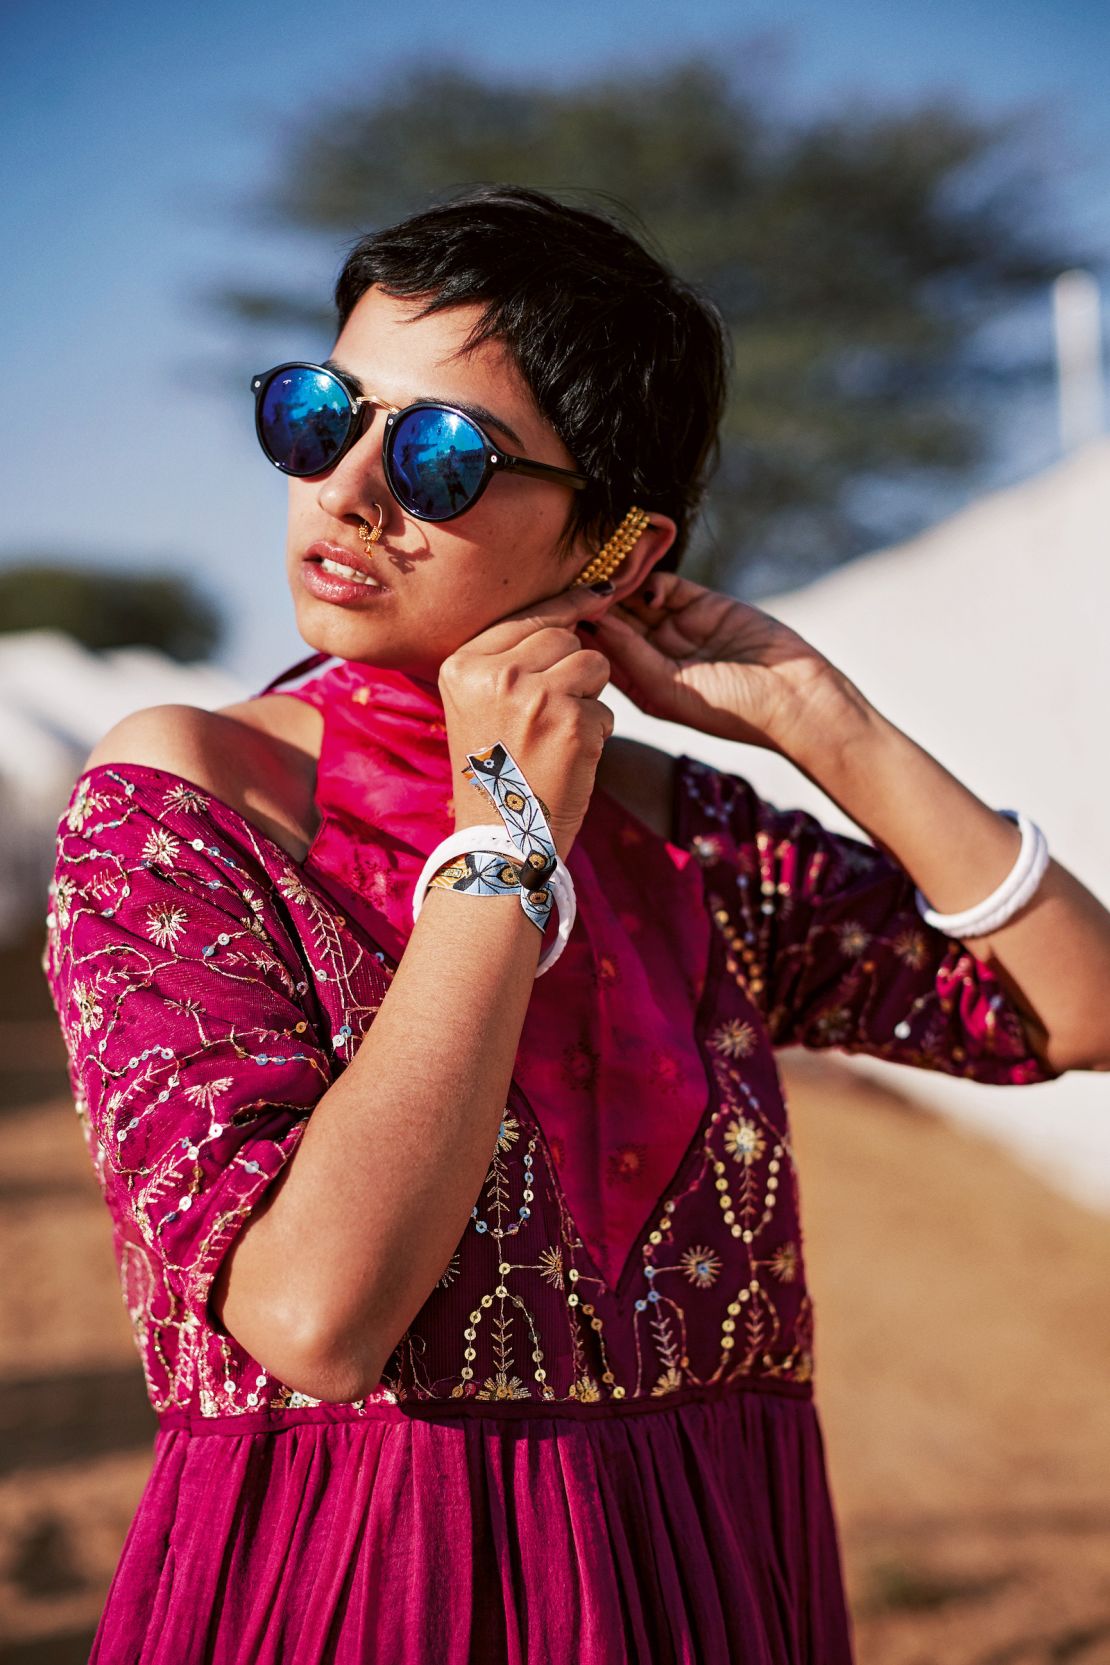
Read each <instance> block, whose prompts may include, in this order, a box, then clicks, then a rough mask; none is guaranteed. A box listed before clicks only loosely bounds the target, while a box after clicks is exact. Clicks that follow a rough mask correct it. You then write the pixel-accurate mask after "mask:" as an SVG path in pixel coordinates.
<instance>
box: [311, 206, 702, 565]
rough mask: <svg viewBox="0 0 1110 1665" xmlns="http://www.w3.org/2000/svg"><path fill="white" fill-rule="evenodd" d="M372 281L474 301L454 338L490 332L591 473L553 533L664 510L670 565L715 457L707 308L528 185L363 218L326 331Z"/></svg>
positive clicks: (613, 238)
mask: <svg viewBox="0 0 1110 1665" xmlns="http://www.w3.org/2000/svg"><path fill="white" fill-rule="evenodd" d="M374 284H377V285H378V286H379V287H380V288H381V289H382V290H383V291H384V292H385V293H386V294H388V295H392V296H396V297H397V298H399V299H401V298H403V299H412V300H423V301H424V302H425V303H426V304H425V305H424V306H423V307H422V308H421V309H420V312H419V314H418V316H420V317H424V316H426V315H427V314H429V313H433V312H440V311H444V310H446V309H447V308H448V307H453V306H466V305H478V306H481V307H482V308H483V311H482V315H481V317H480V318H479V320H478V323H477V325H476V327H475V329H474V330H473V331H472V333H471V335H470V337H469V340H468V342H467V346H468V348H474V347H478V346H480V345H481V344H482V343H483V342H484V341H487V340H499V341H501V342H503V343H504V344H505V345H506V347H507V348H508V350H509V352H510V353H511V355H512V357H513V359H514V360H515V362H516V364H517V366H518V367H519V369H520V372H521V374H522V376H523V378H524V380H525V382H526V383H527V385H528V387H529V388H530V389H531V392H532V396H533V398H534V399H535V401H536V405H537V406H538V408H539V410H540V411H541V412H542V413H543V415H544V416H545V417H546V418H547V420H548V421H549V422H550V423H551V425H552V427H553V428H554V430H555V432H556V433H557V434H558V436H559V438H560V439H561V440H562V442H563V444H564V445H565V446H566V448H567V450H568V451H569V452H570V454H571V456H572V457H573V458H574V460H575V462H576V464H577V466H578V467H579V468H581V469H582V470H583V471H584V472H585V473H587V474H589V475H592V476H594V477H595V478H596V480H597V482H598V483H597V484H596V485H593V486H590V487H589V488H588V489H587V490H586V491H583V492H575V493H573V494H572V503H571V508H570V518H569V520H568V525H567V528H566V532H565V540H564V541H565V544H566V545H568V546H569V544H570V542H571V541H572V540H573V538H574V537H575V535H576V534H577V533H578V532H579V531H581V532H583V533H585V535H586V537H587V538H588V539H590V540H591V541H593V542H596V543H600V542H601V541H602V540H603V539H604V538H605V537H607V536H608V535H609V533H610V532H611V531H612V530H613V528H614V526H615V525H616V524H617V523H618V522H619V521H620V520H621V519H622V518H623V516H624V515H625V513H626V512H627V510H628V508H629V507H630V506H631V505H632V504H633V503H637V504H639V505H640V507H641V508H644V509H647V510H649V511H650V510H652V509H655V510H658V511H659V512H660V513H663V514H668V515H671V516H673V518H674V520H675V521H676V522H677V524H678V536H677V538H676V540H675V543H674V546H673V548H672V549H671V550H669V551H668V553H667V554H666V555H665V556H664V557H663V559H662V560H661V561H660V562H659V563H658V564H659V567H660V568H667V569H670V570H673V569H674V568H675V567H677V565H678V562H679V558H680V557H681V554H682V551H683V549H684V548H685V546H686V542H687V538H688V535H689V530H690V523H691V521H692V520H693V518H694V516H695V515H696V513H697V510H698V508H699V506H700V503H701V499H702V495H703V493H704V491H705V486H706V483H707V479H708V476H709V474H710V473H711V472H712V469H713V467H714V465H715V463H716V460H717V429H718V425H719V423H720V420H721V413H722V410H723V408H724V400H725V391H726V383H727V375H728V336H727V334H726V331H725V327H724V325H723V323H722V321H721V317H720V314H719V313H718V312H717V309H716V308H715V307H714V306H713V305H712V303H711V302H710V301H708V300H707V299H706V298H705V297H704V296H702V295H700V294H699V293H698V292H697V290H696V289H695V288H694V287H693V286H692V285H690V284H688V283H685V282H684V281H683V280H682V279H680V278H678V277H676V276H675V275H674V273H672V272H671V271H669V270H668V268H667V267H666V266H665V265H664V264H663V262H662V261H661V260H660V259H658V258H657V257H656V256H655V255H654V254H652V253H650V252H649V251H648V249H647V248H646V247H645V246H644V245H643V243H642V242H640V241H639V240H638V239H637V238H636V237H634V236H633V235H632V234H631V232H630V231H628V230H627V229H626V228H625V227H624V226H623V225H621V224H620V223H618V221H617V220H616V219H615V218H610V217H609V216H608V215H607V214H603V213H599V212H594V211H592V210H588V209H584V208H571V207H568V206H566V205H565V204H564V203H561V202H558V201H556V200H555V198H553V197H550V196H548V195H546V193H544V192H542V191H536V190H531V189H528V188H525V187H523V186H517V185H496V186H483V187H481V188H479V189H472V190H469V191H467V192H465V193H464V194H462V195H459V196H455V197H452V198H451V199H449V200H448V201H446V202H442V203H440V204H438V205H436V206H434V207H431V208H428V209H425V210H423V211H422V212H420V213H416V214H413V215H411V216H410V217H409V218H407V219H404V220H402V221H400V222H399V223H398V224H397V225H393V226H388V227H386V228H384V229H382V230H380V231H373V232H370V233H369V234H368V235H367V236H365V237H362V238H360V240H359V241H358V242H357V243H356V244H355V245H354V247H353V248H352V249H351V252H350V253H349V254H348V256H347V258H346V260H345V261H344V264H343V268H342V270H341V272H340V274H339V277H338V279H337V281H336V285H335V304H336V309H337V311H338V315H339V329H340V330H342V328H343V326H344V324H345V323H346V321H347V319H348V318H349V317H350V314H351V312H352V310H353V309H354V306H355V304H356V302H357V301H358V300H359V299H360V297H361V296H362V295H363V294H365V292H366V291H367V290H368V289H369V288H370V287H371V286H372V285H374Z"/></svg>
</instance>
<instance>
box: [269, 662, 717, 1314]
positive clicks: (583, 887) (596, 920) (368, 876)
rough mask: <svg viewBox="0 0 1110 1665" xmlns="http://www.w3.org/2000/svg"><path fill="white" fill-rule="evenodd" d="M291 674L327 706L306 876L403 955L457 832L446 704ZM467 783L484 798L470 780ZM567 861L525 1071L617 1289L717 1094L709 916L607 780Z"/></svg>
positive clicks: (370, 677) (363, 675) (337, 677)
mask: <svg viewBox="0 0 1110 1665" xmlns="http://www.w3.org/2000/svg"><path fill="white" fill-rule="evenodd" d="M323 658H324V656H317V658H315V659H313V660H310V661H308V662H307V664H309V665H311V664H314V663H319V662H320V661H321V660H322V659H323ZM304 669H305V665H304V664H302V665H301V666H297V667H294V668H293V670H292V671H289V672H285V673H283V674H284V675H285V676H293V675H296V674H299V673H300V672H301V671H303V670H304ZM281 680H282V678H281V677H278V678H276V679H275V682H274V683H271V684H270V685H269V686H270V688H274V689H275V690H276V691H277V692H288V693H291V694H294V695H296V696H297V697H298V698H301V699H307V700H308V701H310V702H311V703H312V704H314V705H316V706H318V707H320V708H321V709H322V711H323V713H324V723H325V727H324V743H323V749H322V752H321V757H320V764H319V770H318V777H317V792H316V799H317V804H318V806H319V808H320V811H321V814H322V821H321V824H320V827H319V829H318V831H317V834H316V837H315V838H314V840H313V844H312V847H311V849H310V851H309V852H308V855H307V857H306V858H305V863H304V865H305V869H306V871H309V872H310V873H312V874H313V875H314V876H315V877H317V878H318V879H319V881H320V882H321V884H322V885H323V886H324V887H325V888H327V889H328V890H329V891H330V892H331V893H332V894H334V895H337V896H338V897H339V898H340V899H341V901H342V903H343V905H344V906H345V907H346V909H347V911H348V913H349V914H350V915H351V916H352V917H353V918H356V919H358V920H359V921H360V923H361V924H363V926H364V927H365V929H366V930H367V932H368V933H369V934H370V935H371V937H372V938H373V939H374V940H375V942H377V943H378V944H379V946H380V947H381V948H382V949H384V950H385V951H386V953H387V954H388V955H389V956H390V958H391V959H392V960H394V961H396V960H397V959H399V957H400V955H401V953H402V952H403V950H404V946H405V943H406V942H407V941H408V936H409V932H410V931H411V929H412V893H413V887H414V884H415V882H416V878H417V876H418V874H419V872H420V869H421V867H422V866H423V864H424V861H425V860H426V858H427V856H428V855H429V854H430V852H431V851H432V849H433V848H434V847H435V845H436V844H438V843H439V841H440V839H441V838H444V837H445V836H446V835H447V834H448V833H449V832H451V831H452V830H453V827H454V820H453V811H452V808H451V803H450V799H451V793H452V789H453V788H454V787H455V782H454V781H453V779H452V775H451V767H450V754H449V751H448V747H447V738H446V728H445V726H444V720H443V704H442V701H441V700H440V698H439V695H438V693H437V692H436V691H435V690H434V689H431V688H429V687H427V686H426V685H425V684H423V683H418V682H415V681H413V680H412V679H411V678H409V677H407V676H405V675H404V674H403V673H402V672H399V671H392V670H380V669H378V668H376V667H374V666H372V665H365V664H362V663H360V662H358V661H355V660H343V659H339V660H334V661H332V662H331V663H330V665H329V666H328V668H327V669H325V670H324V671H322V672H321V673H319V674H318V675H317V676H315V677H314V678H313V679H312V680H311V681H309V682H307V683H304V684H303V685H302V686H301V687H299V688H295V689H288V690H286V689H281V688H279V687H277V684H278V683H280V682H281ZM266 691H269V690H266ZM498 738H500V736H497V735H488V736H484V737H483V740H484V742H486V741H488V742H492V741H493V740H496V739H498ZM520 761H521V760H519V759H518V762H520ZM521 766H522V767H523V768H524V769H525V774H527V768H526V765H525V764H523V763H522V764H521ZM458 789H461V790H464V791H467V792H470V791H472V790H473V788H472V787H470V786H469V785H468V784H467V783H466V782H465V781H462V780H460V781H459V783H458ZM490 818H491V821H492V820H495V819H496V815H495V812H494V811H493V809H492V806H491V810H490ZM673 830H674V828H673V826H672V832H673ZM567 865H568V867H569V869H570V873H571V877H572V878H573V880H574V884H575V889H576V891H577V896H578V915H577V919H576V920H575V924H574V928H573V930H572V932H571V934H570V938H569V940H568V942H567V944H566V947H565V949H564V951H563V953H562V955H561V957H560V958H559V960H558V961H557V962H556V963H555V965H554V966H552V968H551V969H550V970H549V971H548V972H546V973H545V974H544V976H543V977H541V978H539V979H538V980H537V982H536V984H535V986H534V989H533V992H532V997H531V1002H530V1004H529V1007H528V1013H527V1017H526V1019H525V1023H524V1028H523V1032H522V1035H521V1040H520V1046H519V1049H518V1053H517V1060H516V1065H515V1068H514V1072H513V1079H514V1081H515V1082H516V1084H517V1086H518V1087H519V1088H520V1089H521V1090H522V1091H523V1093H524V1095H525V1097H526V1098H527V1099H528V1102H529V1104H530V1105H531V1108H532V1110H533V1113H534V1115H535V1117H536V1119H537V1121H538V1122H539V1124H540V1127H541V1128H542V1130H543V1132H544V1135H545V1137H546V1139H547V1143H548V1145H549V1147H550V1150H551V1154H552V1158H553V1161H554V1163H555V1166H556V1169H557V1172H558V1174H559V1179H560V1183H561V1185H562V1187H563V1192H564V1195H565V1197H566V1200H567V1204H568V1207H569V1208H570V1210H571V1213H572V1214H573V1217H574V1220H575V1223H576V1225H577V1227H578V1229H579V1231H580V1232H581V1235H582V1238H583V1240H584V1242H585V1244H586V1247H587V1249H588V1251H589V1252H590V1254H591V1256H592V1258H593V1260H594V1262H595V1264H596V1265H597V1267H598V1269H599V1271H601V1272H602V1274H603V1276H604V1277H605V1280H606V1282H607V1283H608V1284H609V1285H610V1287H613V1286H615V1285H616V1284H617V1282H618V1280H619V1277H620V1274H621V1271H622V1268H624V1267H625V1262H626V1260H627V1257H628V1254H629V1251H630V1250H631V1249H632V1248H633V1247H634V1246H635V1244H636V1243H637V1242H638V1241H640V1239H641V1237H642V1235H643V1234H644V1233H645V1232H646V1231H647V1230H650V1229H651V1225H652V1220H651V1215H652V1214H653V1212H654V1210H655V1209H656V1208H657V1207H658V1205H659V1199H660V1198H661V1196H662V1195H663V1193H664V1192H665V1190H666V1187H667V1185H668V1182H669V1181H670V1179H671V1178H672V1176H673V1175H674V1173H675V1170H676V1169H677V1167H678V1165H679V1162H680V1160H681V1158H682V1156H683V1154H684V1152H685V1150H686V1149H687V1147H688V1145H689V1143H690V1140H691V1138H692V1137H693V1135H694V1133H695V1131H696V1129H697V1126H698V1124H699V1122H700V1120H701V1118H702V1115H703V1112H704V1110H705V1108H706V1104H707V1100H708V1097H709V1079H708V1074H707V1070H706V1066H705V1063H704V1061H703V1058H702V1054H701V1051H700V1050H699V1046H698V1041H697V1030H698V1025H697V1024H696V1022H695V1017H696V1013H697V1009H698V1006H699V1003H700V1001H701V998H702V993H703V988H704V982H705V973H706V965H707V958H708V952H709V936H710V922H709V918H708V913H707V911H706V906H705V902H704V897H703V891H702V875H701V869H700V867H699V866H698V863H697V861H696V860H695V859H694V858H693V856H692V855H690V853H689V852H687V851H684V850H682V849H680V848H678V847H677V846H676V845H673V844H671V843H669V842H666V841H665V840H663V839H661V838H659V837H657V836H656V835H655V834H654V833H652V832H651V831H650V830H649V829H648V828H646V827H645V826H644V825H643V824H642V823H641V822H640V821H638V820H637V819H636V818H635V817H634V816H632V815H631V814H630V813H629V812H627V811H626V810H624V809H623V807H622V806H621V805H620V804H619V803H618V802H617V801H616V800H615V799H614V798H612V797H611V796H610V795H609V794H608V793H607V792H605V791H604V790H603V789H602V788H601V787H600V786H598V787H595V789H594V793H593V796H592V798H591V801H590V806H589V809H588V811H587V814H586V818H585V820H584V822H583V825H582V827H581V829H580V831H579V834H578V837H577V839H576V841H575V843H574V845H573V847H572V849H571V852H570V856H569V859H568V863H567ZM460 905H464V906H473V907H475V908H480V907H482V906H486V907H492V906H494V905H496V904H495V903H494V902H493V901H491V900H489V899H485V900H484V901H483V900H478V899H469V900H468V901H467V902H466V903H463V904H460ZM506 905H507V903H506ZM553 929H554V927H553V926H550V927H549V930H553ZM492 1021H496V1016H495V1015H494V1017H493V1018H492ZM415 1062H416V1063H417V1066H418V1065H419V1060H416V1061H415ZM633 1270H634V1268H632V1267H629V1268H628V1272H629V1273H631V1272H632V1271H633Z"/></svg>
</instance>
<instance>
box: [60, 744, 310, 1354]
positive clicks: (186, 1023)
mask: <svg viewBox="0 0 1110 1665" xmlns="http://www.w3.org/2000/svg"><path fill="white" fill-rule="evenodd" d="M123 770H127V771H128V773H129V774H134V773H135V770H134V768H133V767H132V766H127V765H120V766H118V769H116V768H113V767H112V766H110V765H102V766H98V767H97V768H95V769H93V770H92V771H90V772H89V773H88V774H86V775H85V776H83V777H82V778H81V779H80V780H79V781H78V782H77V784H76V786H75V787H74V791H73V794H72V796H71V799H70V803H69V805H68V807H67V809H66V811H65V812H64V813H63V815H62V817H61V819H60V821H59V824H58V832H57V840H56V857H55V865H54V872H53V876H52V878H51V881H50V886H49V914H48V916H47V938H46V944H45V949H44V954H43V960H42V966H43V971H44V973H45V975H46V979H47V983H48V986H49V989H50V994H51V998H52V1000H53V1002H54V1007H55V1010H56V1012H57V1015H58V1020H59V1023H60V1025H61V1030H62V1036H63V1040H64V1042H65V1047H66V1053H67V1058H68V1069H69V1077H70V1085H71V1087H72V1090H73V1095H74V1102H75V1105H76V1108H77V1112H78V1115H79V1117H80V1118H81V1121H82V1124H83V1127H84V1131H85V1137H86V1141H87V1143H88V1147H89V1152H90V1155H91V1157H92V1160H93V1165H94V1168H95V1171H96V1175H97V1179H98V1181H99V1183H100V1186H101V1189H102V1190H103V1192H104V1195H105V1199H106V1201H107V1203H108V1206H109V1209H110V1211H111V1213H112V1215H113V1219H114V1221H115V1227H116V1239H117V1254H118V1255H121V1256H122V1254H123V1253H124V1252H126V1250H127V1247H128V1245H135V1246H138V1245H142V1246H144V1247H145V1250H146V1252H147V1255H148V1256H149V1257H151V1258H152V1259H153V1260H154V1261H155V1262H156V1263H157V1265H158V1267H159V1269H160V1273H159V1275H160V1278H161V1281H163V1282H164V1284H165V1286H166V1288H167V1289H168V1290H169V1291H170V1293H171V1296H173V1297H175V1298H176V1300H177V1301H178V1302H180V1303H181V1304H182V1305H183V1306H184V1308H185V1309H186V1310H187V1311H189V1312H192V1313H193V1314H194V1315H195V1318H196V1320H197V1321H199V1322H200V1323H202V1324H203V1325H205V1326H206V1327H209V1328H212V1329H215V1330H217V1331H218V1332H219V1333H224V1334H226V1332H225V1331H223V1329H222V1326H221V1325H220V1323H219V1320H218V1318H217V1317H216V1315H215V1313H211V1312H209V1311H208V1310H207V1301H208V1297H209V1293H210V1290H211V1286H212V1282H213V1279H214V1278H215V1275H216V1272H217V1270H218V1268H219V1266H220V1264H221V1262H222V1260H223V1258H224V1256H225V1255H226V1253H227V1251H228V1249H229V1248H230V1246H231V1244H232V1242H233V1241H234V1239H235V1236H236V1234H237V1233H238V1231H239V1230H240V1229H241V1228H242V1225H243V1223H244V1221H245V1220H246V1219H247V1218H248V1216H249V1214H250V1212H251V1210H252V1209H253V1208H255V1207H256V1205H257V1204H258V1202H259V1200H260V1199H261V1197H262V1196H263V1194H264V1193H265V1191H266V1190H267V1188H268V1187H269V1185H270V1184H271V1183H272V1182H273V1181H274V1180H275V1179H276V1177H277V1176H278V1175H279V1174H280V1173H281V1171H282V1169H283V1168H284V1167H285V1164H286V1163H287V1162H288V1161H289V1159H290V1157H291V1156H292V1154H293V1152H294V1151H295V1149H296V1147H297V1144H298V1143H299V1141H300V1138H301V1135H302V1134H303V1132H304V1128H305V1126H306V1125H307V1117H308V1113H309V1112H310V1110H311V1108H312V1106H313V1105H314V1103H315V1102H316V1101H317V1099H319V1098H320V1096H321V1095H322V1094H323V1093H324V1092H325V1091H326V1089H327V1087H328V1086H329V1084H330V1081H331V1079H332V1065H331V1062H330V1060H329V1057H328V1054H327V1051H326V1048H325V1045H324V1043H323V1039H322V1037H321V1035H320V1033H319V1032H318V1027H317V1024H316V1022H314V1019H313V1016H312V1007H311V998H310V995H309V988H310V985H309V981H308V978H309V973H308V971H307V970H306V968H305V966H304V965H303V963H302V961H301V959H300V956H299V953H298V948H297V945H296V942H295V940H294V939H293V935H292V933H291V932H290V930H289V929H288V925H287V923H286V922H285V921H284V920H283V917H282V912H281V907H280V895H279V893H278V891H277V888H276V886H275V884H274V882H273V881H272V880H270V878H269V876H268V874H267V872H266V870H265V868H264V867H260V866H259V865H258V864H257V863H255V864H253V865H252V863H251V861H250V856H249V852H246V851H244V850H243V849H242V848H241V847H237V846H236V844H235V841H234V837H233V836H232V835H231V834H229V831H228V829H227V828H226V827H224V826H223V825H220V826H216V825H215V823H214V822H213V820H212V819H211V814H212V801H211V800H208V799H206V798H205V797H204V796H203V794H201V793H199V792H197V791H193V790H192V789H191V788H189V787H188V786H187V784H186V783H183V782H180V781H179V780H178V778H177V777H173V776H168V775H161V776H160V780H159V781H151V780H149V779H148V778H146V777H144V778H143V779H141V781H140V782H138V783H136V781H135V780H134V779H128V778H127V777H126V775H125V774H124V773H122V772H120V771H123ZM153 773H154V772H153V771H152V772H151V774H153ZM159 773H160V772H159ZM174 782H176V783H177V784H174Z"/></svg>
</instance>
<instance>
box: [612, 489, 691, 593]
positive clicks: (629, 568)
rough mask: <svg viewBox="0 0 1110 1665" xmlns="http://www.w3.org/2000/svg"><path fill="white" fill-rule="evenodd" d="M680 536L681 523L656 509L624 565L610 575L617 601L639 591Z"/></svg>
mask: <svg viewBox="0 0 1110 1665" xmlns="http://www.w3.org/2000/svg"><path fill="white" fill-rule="evenodd" d="M677 536H678V526H677V524H676V522H675V521H673V520H672V519H671V517H670V515H663V514H657V513H656V512H655V511H654V510H652V513H651V519H650V520H649V521H648V523H647V525H646V526H645V528H644V530H643V531H642V532H641V533H640V536H639V537H638V538H637V539H636V542H635V543H634V544H633V545H632V548H631V549H630V550H629V552H628V554H627V555H626V556H625V558H624V560H623V561H622V562H621V564H620V566H619V567H617V569H616V571H615V572H613V573H611V574H610V577H611V578H612V581H613V583H614V584H615V585H616V594H615V596H614V600H615V601H623V600H624V598H625V596H630V595H633V594H635V592H636V591H637V590H638V589H640V588H641V587H642V585H644V584H645V583H646V582H647V578H648V574H649V573H650V572H651V569H652V568H653V567H654V566H655V564H656V562H657V561H661V560H662V559H663V556H664V555H665V554H666V553H667V551H668V549H669V548H670V547H671V545H672V543H674V540H675V538H676V537H677Z"/></svg>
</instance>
